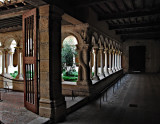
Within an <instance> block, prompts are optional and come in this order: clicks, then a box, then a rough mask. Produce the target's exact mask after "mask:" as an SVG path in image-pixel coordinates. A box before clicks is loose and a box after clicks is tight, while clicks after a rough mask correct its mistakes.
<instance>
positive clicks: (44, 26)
mask: <svg viewBox="0 0 160 124" xmlns="http://www.w3.org/2000/svg"><path fill="white" fill-rule="evenodd" d="M48 28H49V17H40V20H39V30H40V31H48Z"/></svg>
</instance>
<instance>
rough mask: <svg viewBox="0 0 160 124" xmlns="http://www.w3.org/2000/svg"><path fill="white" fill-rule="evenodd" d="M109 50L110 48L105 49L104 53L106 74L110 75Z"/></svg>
mask: <svg viewBox="0 0 160 124" xmlns="http://www.w3.org/2000/svg"><path fill="white" fill-rule="evenodd" d="M107 52H108V49H107V48H106V49H105V50H104V54H105V67H104V68H105V69H104V70H105V76H108V75H109V73H108V60H107V59H108V54H107Z"/></svg>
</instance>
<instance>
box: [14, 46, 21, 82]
mask: <svg viewBox="0 0 160 124" xmlns="http://www.w3.org/2000/svg"><path fill="white" fill-rule="evenodd" d="M15 49H16V50H17V53H18V75H17V76H16V79H19V78H20V74H21V73H20V68H21V67H20V66H21V63H20V52H21V49H22V48H20V47H15Z"/></svg>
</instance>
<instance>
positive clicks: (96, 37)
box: [92, 32, 98, 44]
mask: <svg viewBox="0 0 160 124" xmlns="http://www.w3.org/2000/svg"><path fill="white" fill-rule="evenodd" d="M92 36H93V37H94V39H95V44H98V34H97V33H96V32H94V33H93V35H92Z"/></svg>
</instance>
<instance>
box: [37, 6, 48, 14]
mask: <svg viewBox="0 0 160 124" xmlns="http://www.w3.org/2000/svg"><path fill="white" fill-rule="evenodd" d="M39 15H40V16H49V5H44V6H40V7H39Z"/></svg>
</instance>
